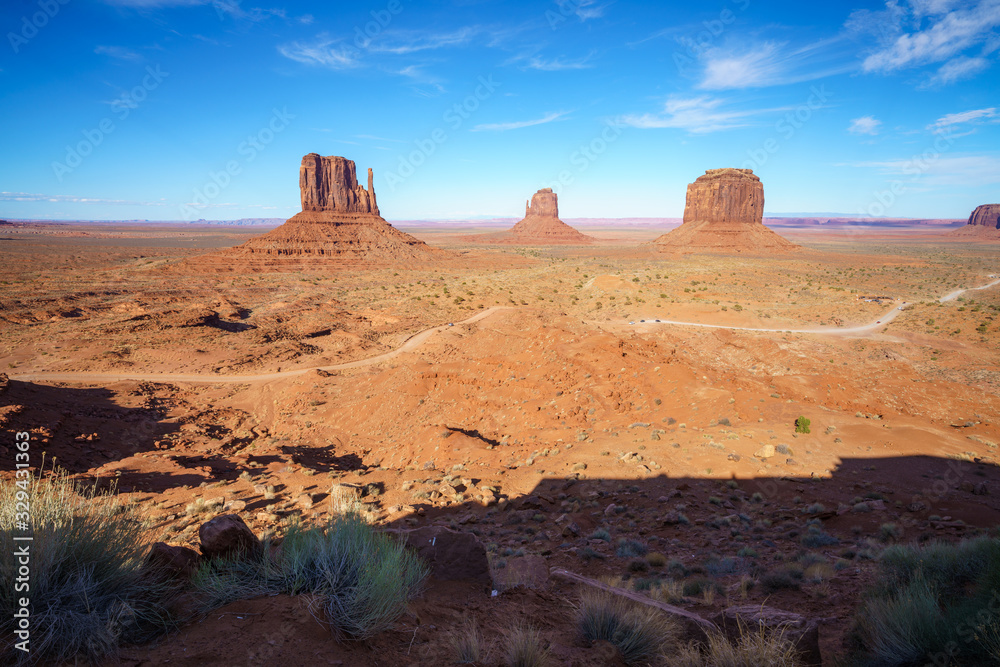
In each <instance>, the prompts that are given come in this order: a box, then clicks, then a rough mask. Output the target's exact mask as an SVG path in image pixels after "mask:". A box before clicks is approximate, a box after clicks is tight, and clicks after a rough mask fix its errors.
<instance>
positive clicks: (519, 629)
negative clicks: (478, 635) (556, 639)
mask: <svg viewBox="0 0 1000 667" xmlns="http://www.w3.org/2000/svg"><path fill="white" fill-rule="evenodd" d="M548 657H549V651H548V649H547V648H546V647H545V646H544V645H543V644H542V635H541V633H540V632H539V631H538V628H535V627H534V626H531V625H528V624H526V623H524V622H523V621H522V622H518V623H517V624H515V625H513V626H511V627H510V628H509V629H508V630H507V632H505V633H504V638H503V658H504V664H505V665H506V666H507V667H542V666H543V665H545V663H546V661H547V660H548Z"/></svg>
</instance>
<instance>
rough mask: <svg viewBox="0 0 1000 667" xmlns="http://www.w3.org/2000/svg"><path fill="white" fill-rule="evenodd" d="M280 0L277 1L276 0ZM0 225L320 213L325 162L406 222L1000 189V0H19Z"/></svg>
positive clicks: (951, 209)
mask: <svg viewBox="0 0 1000 667" xmlns="http://www.w3.org/2000/svg"><path fill="white" fill-rule="evenodd" d="M258 3H259V4H258ZM0 28H2V31H3V34H4V39H3V43H2V44H0V54H2V55H0V121H2V127H3V128H4V130H5V131H4V132H3V134H2V135H0V146H2V156H3V159H2V160H0V217H3V216H6V217H12V218H24V217H38V218H56V219H136V218H140V219H152V220H169V219H174V220H176V219H185V218H188V219H192V218H206V219H234V218H243V217H282V218H285V217H289V216H291V215H293V214H294V213H295V212H297V211H298V209H299V195H298V165H299V162H300V160H301V157H302V156H303V155H304V154H306V153H310V152H317V153H320V154H323V155H343V156H346V157H348V158H350V159H353V160H354V161H355V162H356V163H357V166H358V171H359V173H364V172H365V170H366V169H367V168H368V167H372V168H374V170H375V189H376V192H377V194H378V198H379V204H380V207H381V209H382V212H383V215H384V216H385V217H386V218H388V219H390V220H393V219H396V220H399V219H430V218H464V217H473V216H511V217H513V216H518V215H519V214H521V213H522V212H523V206H524V201H525V200H526V199H527V198H528V197H530V196H531V194H532V193H533V192H534V191H535V190H537V189H539V188H542V187H553V188H555V189H556V191H557V192H559V193H560V201H559V203H560V213H561V215H562V216H563V217H679V216H680V215H681V213H682V211H683V207H684V194H685V187H686V185H687V183H689V182H691V181H692V180H694V179H695V178H696V177H697V176H698V175H699V174H701V173H703V172H704V170H705V169H711V168H717V167H724V166H732V167H751V168H753V169H754V171H755V172H756V173H757V174H759V175H760V176H761V179H762V180H763V182H764V191H765V198H766V211H767V212H769V213H788V212H841V213H846V214H850V215H860V214H870V215H876V216H889V217H954V218H961V217H966V216H968V214H969V212H970V211H971V210H972V208H974V207H975V206H976V205H978V204H981V203H988V202H989V203H992V202H997V201H1000V99H998V97H1000V65H998V63H997V60H998V54H1000V0H971V1H966V2H958V1H954V0H893V1H891V2H888V3H886V2H867V3H866V2H860V1H859V2H856V3H854V4H845V3H803V2H801V0H796V2H763V0H714V1H709V2H703V3H692V2H684V3H680V2H659V3H637V2H627V1H625V0H617V1H613V0H562V1H561V2H521V1H517V0H515V1H511V0H503V1H502V2H501V1H499V0H431V1H426V2H416V1H408V0H361V1H358V2H352V3H325V2H324V3H320V2H308V3H306V2H288V1H282V0H254V2H250V1H249V0H244V1H242V2H241V1H238V0H8V1H7V2H5V3H3V8H2V9H0Z"/></svg>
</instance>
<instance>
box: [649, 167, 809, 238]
mask: <svg viewBox="0 0 1000 667" xmlns="http://www.w3.org/2000/svg"><path fill="white" fill-rule="evenodd" d="M763 218H764V185H763V184H762V183H761V182H760V178H759V177H758V176H756V175H755V174H754V173H753V170H752V169H730V168H726V169H709V170H707V171H706V172H705V174H704V175H702V176H699V177H698V178H697V179H695V182H694V183H690V184H689V185H688V187H687V199H686V201H685V204H684V222H683V223H681V226H680V227H678V228H677V229H674V230H672V231H670V232H667V233H666V234H664V235H663V236H661V237H659V238H658V239H656V240H655V241H653V243H654V244H655V245H656V246H657V247H659V248H660V249H662V250H665V251H668V252H723V253H738V252H746V253H751V254H752V253H758V254H761V253H779V252H789V251H792V250H797V249H799V248H800V246H797V245H795V244H794V243H792V242H791V241H789V240H788V239H786V238H784V237H783V236H780V235H779V234H778V233H777V232H774V231H772V230H771V229H768V228H767V227H765V226H764V220H763Z"/></svg>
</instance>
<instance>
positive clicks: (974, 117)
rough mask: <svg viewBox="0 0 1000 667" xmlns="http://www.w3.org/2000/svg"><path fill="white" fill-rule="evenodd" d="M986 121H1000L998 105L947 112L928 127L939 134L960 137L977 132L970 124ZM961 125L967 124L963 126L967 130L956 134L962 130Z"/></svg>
mask: <svg viewBox="0 0 1000 667" xmlns="http://www.w3.org/2000/svg"><path fill="white" fill-rule="evenodd" d="M984 122H993V123H995V122H1000V115H998V114H997V110H996V107H989V108H987V109H970V110H969V111H960V112H958V113H949V114H945V115H944V116H941V117H940V118H938V119H937V120H936V121H934V122H933V123H931V124H930V125H928V126H927V129H928V130H930V131H931V132H935V133H937V134H948V135H951V136H953V137H958V136H965V135H967V134H972V133H973V132H975V128H974V127H973V129H971V130H969V129H968V126H970V125H972V126H975V125H978V124H980V123H984ZM959 126H965V127H963V128H962V129H963V130H965V131H964V134H959V135H956V134H955V132H956V131H960V130H959Z"/></svg>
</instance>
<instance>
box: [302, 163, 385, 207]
mask: <svg viewBox="0 0 1000 667" xmlns="http://www.w3.org/2000/svg"><path fill="white" fill-rule="evenodd" d="M299 190H300V192H301V196H302V210H303V211H331V212H335V213H361V214H368V215H378V214H379V213H378V204H377V203H376V201H375V186H374V183H373V174H372V170H371V169H368V189H365V188H364V187H362V186H361V185H358V178H357V175H356V173H355V168H354V161H353V160H348V159H347V158H343V157H340V156H338V155H331V156H328V157H323V156H320V155H318V154H316V153H310V154H309V155H306V156H305V157H304V158H302V166H300V167H299Z"/></svg>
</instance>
